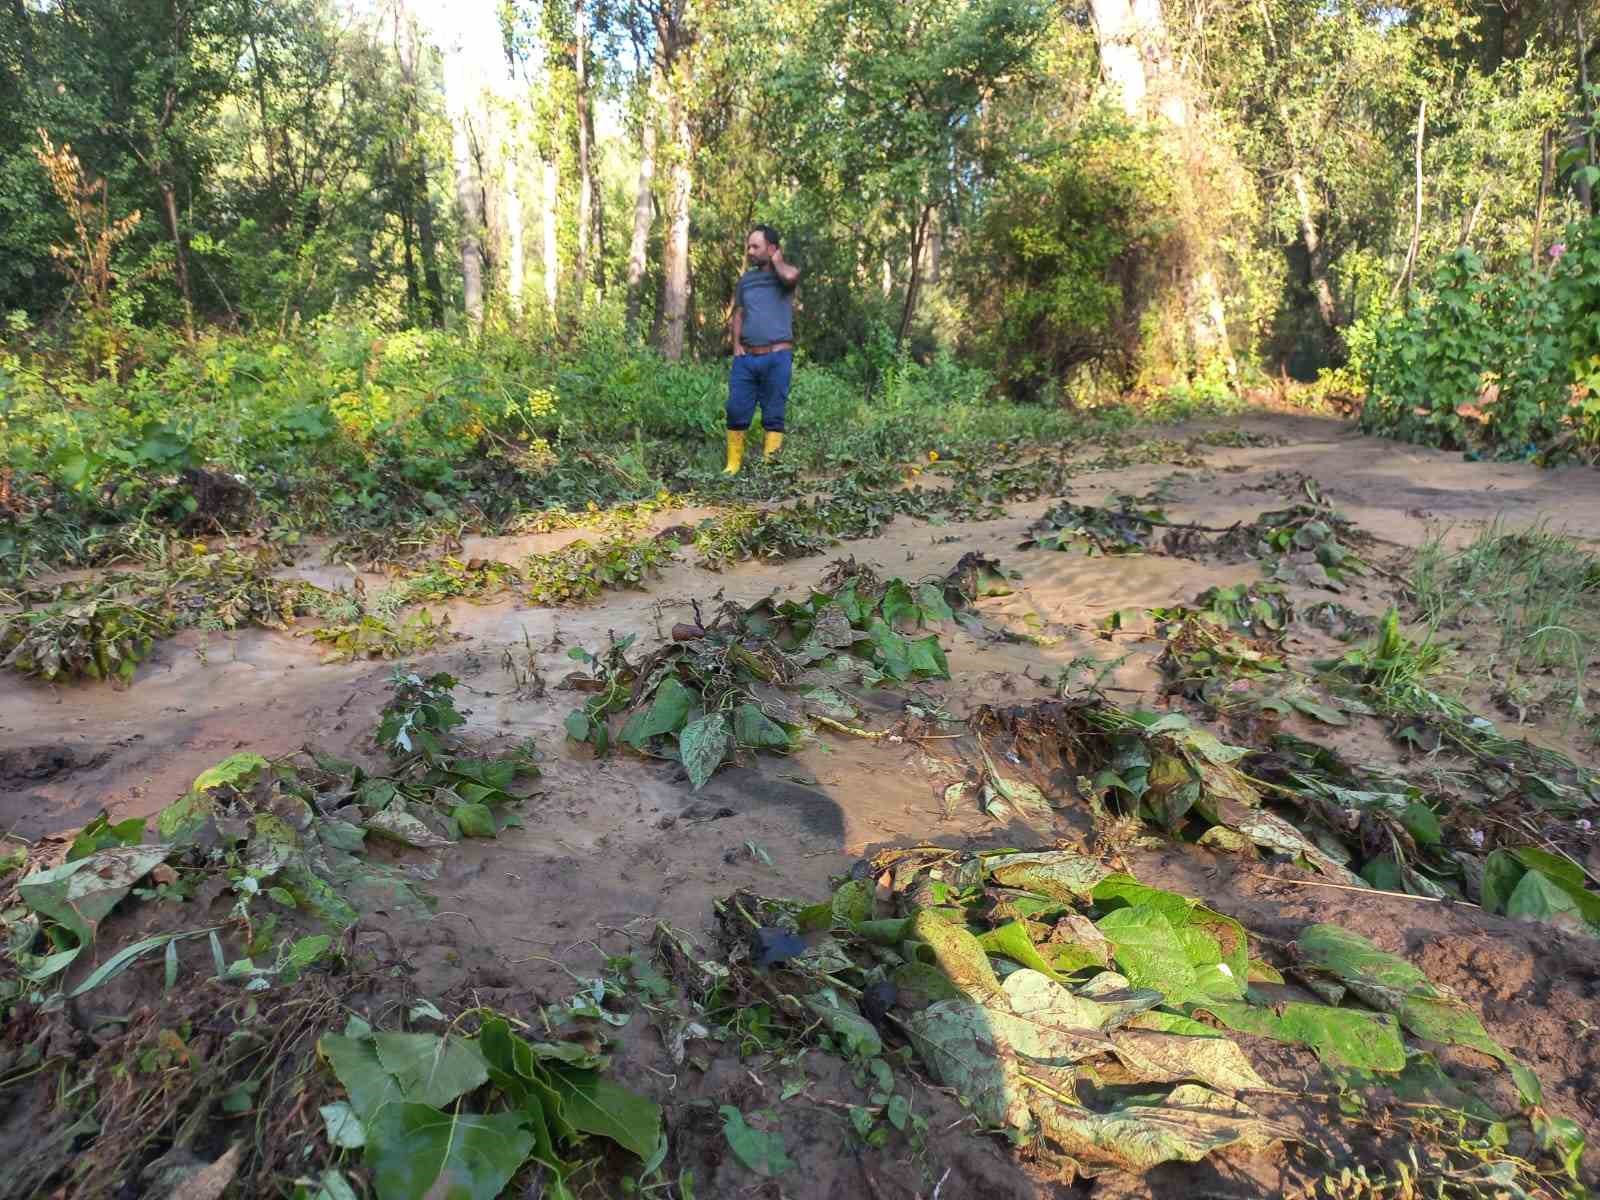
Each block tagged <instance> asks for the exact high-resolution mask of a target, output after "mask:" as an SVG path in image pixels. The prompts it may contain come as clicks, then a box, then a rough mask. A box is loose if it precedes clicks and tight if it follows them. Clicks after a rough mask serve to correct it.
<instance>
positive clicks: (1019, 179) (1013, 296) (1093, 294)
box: [958, 109, 1174, 399]
mask: <svg viewBox="0 0 1600 1200" xmlns="http://www.w3.org/2000/svg"><path fill="white" fill-rule="evenodd" d="M1170 180H1171V169H1170V166H1169V165H1168V164H1167V162H1166V161H1165V158H1164V156H1163V155H1162V154H1161V153H1160V152H1159V150H1158V148H1157V147H1156V146H1155V144H1154V143H1153V142H1152V141H1151V139H1150V136H1149V135H1148V134H1146V133H1143V132H1141V131H1139V130H1137V129H1135V128H1133V127H1132V126H1130V125H1129V124H1128V123H1127V122H1126V120H1125V119H1123V118H1122V117H1121V116H1119V115H1118V114H1116V113H1115V112H1113V111H1112V110H1110V109H1101V110H1096V111H1094V112H1092V113H1090V114H1089V115H1088V116H1087V117H1086V118H1085V119H1084V120H1083V122H1082V123H1081V124H1080V125H1079V126H1078V128H1077V129H1076V130H1074V131H1073V133H1072V134H1071V136H1070V137H1069V138H1068V139H1066V140H1064V141H1062V142H1060V143H1059V144H1054V145H1051V146H1049V147H1046V148H1043V149H1041V151H1040V152H1039V153H1036V154H1028V155H1023V156H1020V157H1019V158H1018V160H1017V161H1016V162H1015V163H1014V164H1012V165H1010V166H1009V167H1008V168H1007V169H1006V170H1005V171H1004V172H1003V173H1002V175H1001V177H1000V178H999V179H998V180H997V181H996V185H995V190H994V192H993V194H992V195H991V196H990V197H989V198H988V199H987V200H986V202H985V204H984V207H983V209H982V212H981V214H980V217H979V230H978V233H977V236H975V237H974V238H972V239H970V244H971V245H972V246H973V247H975V248H979V249H977V250H976V252H975V254H974V257H972V258H971V260H970V261H964V262H962V263H960V264H959V267H958V275H959V281H960V282H959V287H960V289H961V291H962V293H963V294H964V295H965V296H966V298H967V301H968V303H969V304H970V305H971V306H972V308H973V311H974V313H975V314H976V318H977V319H976V320H975V321H974V322H973V324H974V325H975V326H976V327H977V328H978V329H981V330H985V331H987V332H986V333H984V334H983V335H982V345H981V347H980V348H981V349H982V351H983V352H984V353H985V354H986V356H987V357H988V359H989V360H990V361H991V362H992V363H993V364H994V368H995V370H996V372H997V373H998V375H999V376H1000V379H1001V381H1002V383H1003V384H1004V385H1005V387H1006V389H1007V391H1008V392H1010V394H1011V395H1013V396H1015V397H1016V398H1019V399H1038V398H1040V397H1041V396H1043V395H1044V394H1045V393H1046V391H1047V390H1048V389H1049V388H1050V386H1051V385H1052V384H1055V385H1059V384H1060V383H1061V381H1062V380H1063V379H1064V378H1065V377H1066V376H1067V375H1068V374H1069V373H1070V372H1071V371H1072V370H1073V369H1074V368H1077V367H1080V366H1082V365H1084V364H1093V363H1099V362H1112V363H1116V364H1119V365H1122V366H1126V365H1129V364H1131V362H1132V360H1133V358H1134V356H1135V354H1136V353H1137V350H1138V347H1139V341H1140V332H1139V320H1140V316H1141V313H1142V310H1143V307H1144V304H1145V301H1146V300H1147V299H1148V297H1149V296H1150V295H1151V294H1153V272H1154V270H1155V266H1156V263H1157V261H1158V259H1159V258H1160V257H1161V255H1162V249H1163V246H1164V245H1165V244H1166V242H1167V241H1168V239H1169V238H1170V237H1171V236H1172V235H1173V233H1174V226H1173V222H1172V218H1171V216H1170V215H1168V214H1170V212H1171V204H1170V188H1171V184H1170Z"/></svg>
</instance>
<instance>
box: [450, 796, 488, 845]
mask: <svg viewBox="0 0 1600 1200" xmlns="http://www.w3.org/2000/svg"><path fill="white" fill-rule="evenodd" d="M450 815H451V816H452V817H454V818H455V819H456V824H457V825H459V826H461V833H462V835H463V836H465V837H477V838H492V837H494V836H495V832H496V831H495V827H494V814H493V813H492V812H490V811H489V806H488V805H487V804H458V805H456V806H455V808H454V809H452V810H451V812H450Z"/></svg>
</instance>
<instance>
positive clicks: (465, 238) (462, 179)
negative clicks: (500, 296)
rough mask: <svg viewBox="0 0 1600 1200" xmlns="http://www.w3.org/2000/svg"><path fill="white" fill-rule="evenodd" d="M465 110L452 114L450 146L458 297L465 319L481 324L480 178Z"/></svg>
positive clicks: (481, 239)
mask: <svg viewBox="0 0 1600 1200" xmlns="http://www.w3.org/2000/svg"><path fill="white" fill-rule="evenodd" d="M468 122H469V118H468V117H467V114H466V113H465V112H461V113H458V114H456V115H455V116H453V117H452V120H451V126H452V130H451V137H450V149H451V157H452V159H453V160H454V162H455V171H456V208H457V210H458V212H457V215H458V217H459V219H460V222H461V297H462V308H464V309H465V310H466V314H467V320H468V321H470V322H471V323H472V325H473V326H474V327H475V328H479V327H481V326H482V325H483V181H482V180H480V179H479V178H478V172H477V157H476V156H475V155H474V154H473V153H472V132H471V130H470V128H469V127H468Z"/></svg>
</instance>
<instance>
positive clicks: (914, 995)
mask: <svg viewBox="0 0 1600 1200" xmlns="http://www.w3.org/2000/svg"><path fill="white" fill-rule="evenodd" d="M893 978H894V985H895V988H896V989H897V990H898V992H899V994H900V997H901V999H902V1000H905V1001H906V1002H907V1003H908V1004H910V1005H911V1006H912V1007H914V1006H915V1002H916V1001H917V1000H918V999H919V998H920V1000H922V1001H926V1002H928V1003H932V1002H933V1001H935V1000H964V999H966V993H965V992H963V991H962V990H961V989H960V988H958V987H957V986H956V985H955V984H953V983H951V982H950V979H949V977H948V976H946V975H945V973H944V972H943V971H941V970H939V968H938V967H936V966H934V965H933V964H931V963H904V964H902V965H901V966H898V967H896V968H895V969H894V977H893Z"/></svg>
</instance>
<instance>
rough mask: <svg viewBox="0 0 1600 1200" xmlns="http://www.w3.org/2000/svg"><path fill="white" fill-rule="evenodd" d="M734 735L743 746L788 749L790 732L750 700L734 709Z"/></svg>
mask: <svg viewBox="0 0 1600 1200" xmlns="http://www.w3.org/2000/svg"><path fill="white" fill-rule="evenodd" d="M733 736H734V738H735V740H737V741H738V743H739V745H741V746H749V747H752V748H755V749H768V750H787V749H788V748H789V734H788V732H787V731H786V730H785V729H784V728H783V726H782V725H779V724H778V723H777V722H776V721H774V720H773V719H772V718H771V717H769V716H767V714H766V713H764V712H762V711H761V710H760V709H759V708H757V707H756V706H755V705H754V704H750V703H748V702H746V703H744V704H741V705H739V707H738V708H736V709H734V710H733Z"/></svg>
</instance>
